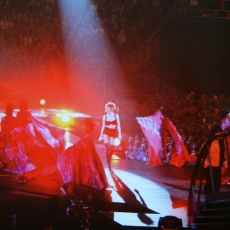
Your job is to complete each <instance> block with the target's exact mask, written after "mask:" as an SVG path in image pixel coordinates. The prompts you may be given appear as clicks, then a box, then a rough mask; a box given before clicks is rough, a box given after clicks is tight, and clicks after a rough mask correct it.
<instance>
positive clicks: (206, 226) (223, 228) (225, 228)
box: [191, 221, 230, 230]
mask: <svg viewBox="0 0 230 230" xmlns="http://www.w3.org/2000/svg"><path fill="white" fill-rule="evenodd" d="M229 227H230V222H228V221H227V222H221V223H192V224H191V228H192V229H194V230H212V229H219V230H229Z"/></svg>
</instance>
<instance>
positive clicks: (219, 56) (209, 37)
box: [160, 18, 230, 94]
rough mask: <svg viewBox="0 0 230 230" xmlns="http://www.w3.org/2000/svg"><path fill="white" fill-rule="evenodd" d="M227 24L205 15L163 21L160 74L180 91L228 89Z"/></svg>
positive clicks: (229, 48) (229, 36)
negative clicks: (206, 17)
mask: <svg viewBox="0 0 230 230" xmlns="http://www.w3.org/2000/svg"><path fill="white" fill-rule="evenodd" d="M229 74H230V23H229V21H225V20H220V19H217V20H213V19H205V18H192V19H173V20H168V21H165V22H163V23H162V28H161V32H160V77H161V78H162V79H164V80H166V81H168V82H170V83H171V84H172V85H173V86H174V87H175V88H176V89H178V90H180V91H182V92H188V91H193V90H195V91H196V92H198V93H200V94H203V93H205V94H221V93H228V92H229Z"/></svg>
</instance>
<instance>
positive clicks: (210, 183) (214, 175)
mask: <svg viewBox="0 0 230 230" xmlns="http://www.w3.org/2000/svg"><path fill="white" fill-rule="evenodd" d="M221 133H222V129H221V128H220V126H219V125H214V126H213V127H212V129H211V130H210V135H211V137H214V136H218V135H220V134H221ZM208 148H209V155H208V156H207V158H206V160H205V162H204V168H205V179H206V184H205V188H204V189H205V193H213V192H219V190H220V187H221V171H222V170H223V169H227V168H228V162H227V156H226V151H225V145H224V138H223V137H217V138H215V139H214V138H213V140H212V141H211V142H210V143H209V146H208Z"/></svg>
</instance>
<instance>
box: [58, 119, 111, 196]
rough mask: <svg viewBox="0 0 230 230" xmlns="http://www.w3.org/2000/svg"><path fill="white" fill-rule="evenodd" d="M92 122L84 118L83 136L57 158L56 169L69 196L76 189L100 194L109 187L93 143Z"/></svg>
mask: <svg viewBox="0 0 230 230" xmlns="http://www.w3.org/2000/svg"><path fill="white" fill-rule="evenodd" d="M94 126H95V124H94V122H93V120H92V119H91V118H86V119H85V121H84V123H83V130H84V135H83V137H82V138H81V139H80V140H79V141H78V142H77V143H76V144H74V145H72V146H71V147H69V148H68V149H66V150H65V152H64V153H63V154H60V155H59V156H58V163H57V165H58V169H59V171H60V173H61V176H62V179H63V183H64V185H63V186H64V190H65V192H66V194H68V195H71V194H73V193H74V192H76V189H80V187H81V189H82V188H86V189H87V188H89V189H90V190H92V191H95V192H96V193H97V192H102V191H105V190H106V188H108V187H109V184H108V180H107V177H106V174H105V171H104V167H103V165H102V162H101V160H100V158H99V156H98V153H97V151H96V148H95V145H94V141H93V130H94Z"/></svg>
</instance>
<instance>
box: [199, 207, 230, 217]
mask: <svg viewBox="0 0 230 230" xmlns="http://www.w3.org/2000/svg"><path fill="white" fill-rule="evenodd" d="M215 215H230V207H226V208H204V209H201V210H200V216H215Z"/></svg>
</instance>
